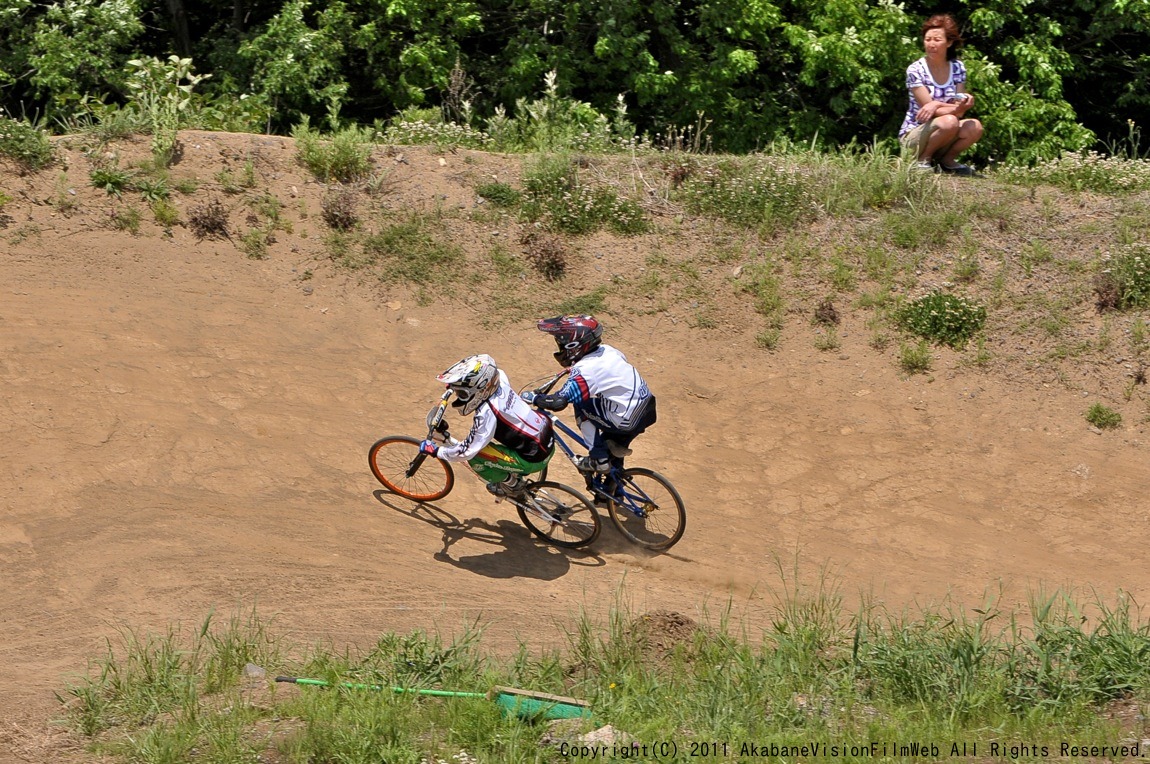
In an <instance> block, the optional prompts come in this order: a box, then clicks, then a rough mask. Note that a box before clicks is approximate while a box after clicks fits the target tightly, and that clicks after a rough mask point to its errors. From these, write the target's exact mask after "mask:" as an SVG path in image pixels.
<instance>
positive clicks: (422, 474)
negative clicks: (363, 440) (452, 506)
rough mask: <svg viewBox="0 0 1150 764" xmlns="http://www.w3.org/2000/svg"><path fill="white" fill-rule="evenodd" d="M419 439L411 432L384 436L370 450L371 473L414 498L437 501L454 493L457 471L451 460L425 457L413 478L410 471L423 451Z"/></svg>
mask: <svg viewBox="0 0 1150 764" xmlns="http://www.w3.org/2000/svg"><path fill="white" fill-rule="evenodd" d="M419 443H420V441H419V439H418V438H412V437H409V436H407V435H389V436H387V437H386V438H380V439H379V440H377V441H376V442H375V443H373V444H372V446H371V448H370V449H368V451H367V463H368V465H370V466H371V474H373V475H375V479H376V480H378V481H379V482H380V483H382V484H383V487H384V488H386V489H387V490H389V491H391V492H392V493H395V494H399V495H400V496H402V497H403V498H405V499H411V500H412V501H435V500H436V499H442V498H443V497H444V496H446V495H447V494H449V493H451V489H452V488H454V487H455V472H454V471H453V470H452V469H451V465H450V464H448V463H447V462H443V461H440V460H439V459H434V458H432V457H430V456H428V457H425V458H424V460H423V461H422V462H421V463H420V464H419V465H418V469H417V471H416V473H415V474H414V475H412V476H411V477H408V476H407V471H408V469H409V468H410V467H411V464H412V462H414V461H415V459H416V457H418V456H419V455H420V453H419Z"/></svg>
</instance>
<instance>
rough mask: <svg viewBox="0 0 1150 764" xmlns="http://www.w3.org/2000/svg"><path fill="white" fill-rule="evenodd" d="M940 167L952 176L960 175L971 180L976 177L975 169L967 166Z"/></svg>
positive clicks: (941, 165)
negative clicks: (973, 176)
mask: <svg viewBox="0 0 1150 764" xmlns="http://www.w3.org/2000/svg"><path fill="white" fill-rule="evenodd" d="M938 167H939V169H940V170H942V171H943V172H945V173H949V174H950V175H958V176H960V177H963V178H969V177H971V176H972V175H974V169H973V168H972V167H970V166H969V165H965V164H956V165H954V166H953V167H947V166H946V165H944V164H940V165H939V166H938Z"/></svg>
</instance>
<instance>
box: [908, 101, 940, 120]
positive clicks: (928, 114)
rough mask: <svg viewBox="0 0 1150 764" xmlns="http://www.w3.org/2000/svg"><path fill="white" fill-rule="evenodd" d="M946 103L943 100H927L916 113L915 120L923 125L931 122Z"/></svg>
mask: <svg viewBox="0 0 1150 764" xmlns="http://www.w3.org/2000/svg"><path fill="white" fill-rule="evenodd" d="M944 105H945V104H944V103H943V102H942V101H927V102H926V103H925V104H923V105H922V106H921V107H920V108H919V110H918V112H917V113H916V114H915V115H914V118H915V120H916V121H917V122H918V123H919V124H920V125H921V124H925V123H927V122H929V121H930V120H932V119H934V118H935V115H936V114H937V112H938V110H939V108H940V107H942V106H944Z"/></svg>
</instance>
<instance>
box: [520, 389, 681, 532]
mask: <svg viewBox="0 0 1150 764" xmlns="http://www.w3.org/2000/svg"><path fill="white" fill-rule="evenodd" d="M568 372H569V370H568V369H564V370H563V371H561V372H559V373H558V374H556V375H555V376H554V377H549V378H547V381H546V382H545V383H544V384H543V385H542V386H540V387H536V386H535V384H532V385H528V386H527V387H524V388H523V389H522V390H520V391H519V392H520V394H522V393H524V392H526V391H527V390H529V389H530V390H532V391H533V392H536V393H548V392H550V391H551V389H552V388H553V387H554V386H555V384H556V383H557V382H558V381H559V380H560V379H562V378H563V377H565V376H566V375H567V374H568ZM539 381H541V380H536V383H538V382H539ZM536 410H537V411H539V412H540V413H541V414H544V415H546V416H547V417H549V418H550V419H551V424H552V427H553V432H554V434H555V443H556V444H557V445H558V447H559V449H560V450H561V451H562V452H563V453H564V454H565V455H566V456H567V459H568V461H570V462H571V464H572V465H574V466H575V468H576V469H577V470H579V471H580V473H581V474H583V476H584V478H585V479H586V480H587V481H588V485H587V488H588V490H590V491H591V493H592V495H593V498H595V499H597V500H598V501H600V502H602V503H605V504H606V506H607V511H608V514H609V515H610V517H611V522H612V523H613V524H614V525H615V527H616V528H617V529H618V530H619V532H620V533H622V534H623V536H624V537H626V538H627V540H628V541H630V542H632V543H634V544H638V545H639V546H641V547H644V548H646V549H650V550H653V551H663V550H666V549H670V548H671V547H673V546H674V545H675V544H676V543H678V541H679V539H681V538H683V532H684V531H685V530H686V529H687V509H686V507H685V506H684V505H683V499H682V497H681V496H679V492H678V491H677V490H675V486H673V485H672V484H671V481H670V480H668V479H667V478H665V477H663V476H662V475H660V474H659V473H658V472H655V471H654V470H649V469H646V468H644V467H627V468H621V467H620V466H619V465H618V464H616V463H615V460H614V459H613V460H612V465H611V469H610V471H608V472H592V473H589V474H588V473H586V472H584V471H583V469H581V467H580V462H579V457H580V455H578V454H576V453H575V449H574V448H572V445H571V444H572V443H574V444H575V445H577V446H578V447H580V448H582V449H588V448H589V447H590V446H589V445H588V444H587V442H586V441H585V440H584V439H583V437H582V436H581V435H580V434H579V433H578V432H576V431H575V430H574V429H573V428H571V427H569V426H568V425H567V424H566V423H564V422H563V420H561V419H559V418H558V417H557V416H555V414H554V413H552V412H550V411H547V410H545V409H540V408H539V407H536ZM568 441H570V442H568ZM608 446H611V447H612V453H613V454H614V452H615V447H614V444H612V443H608ZM541 474H542V478H543V479H546V477H547V470H546V469H545V470H543V472H542V473H541Z"/></svg>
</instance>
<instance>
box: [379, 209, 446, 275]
mask: <svg viewBox="0 0 1150 764" xmlns="http://www.w3.org/2000/svg"><path fill="white" fill-rule="evenodd" d="M362 255H363V258H362V261H361V267H371V268H372V269H373V270H374V272H375V273H376V274H377V275H378V276H379V278H380V280H381V281H401V282H409V283H413V284H420V285H429V284H437V285H440V286H443V287H445V288H446V285H447V284H449V283H450V282H452V281H453V280H454V277H455V276H456V275H457V270H458V269H459V268H460V267H462V265H463V263H464V256H463V251H462V250H461V249H460V248H459V247H458V245H456V244H455V243H454V242H452V241H451V240H450V239H449V238H447V237H446V236H445V235H444V234H443V232H442V225H441V222H440V218H439V216H437V215H433V214H426V213H411V214H409V215H408V216H407V217H404V218H401V219H399V220H396V221H394V222H390V223H387V224H385V225H384V226H383V227H382V228H380V229H379V230H378V231H377V232H375V233H372V234H369V235H367V236H366V237H365V238H364V239H363V243H362Z"/></svg>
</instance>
